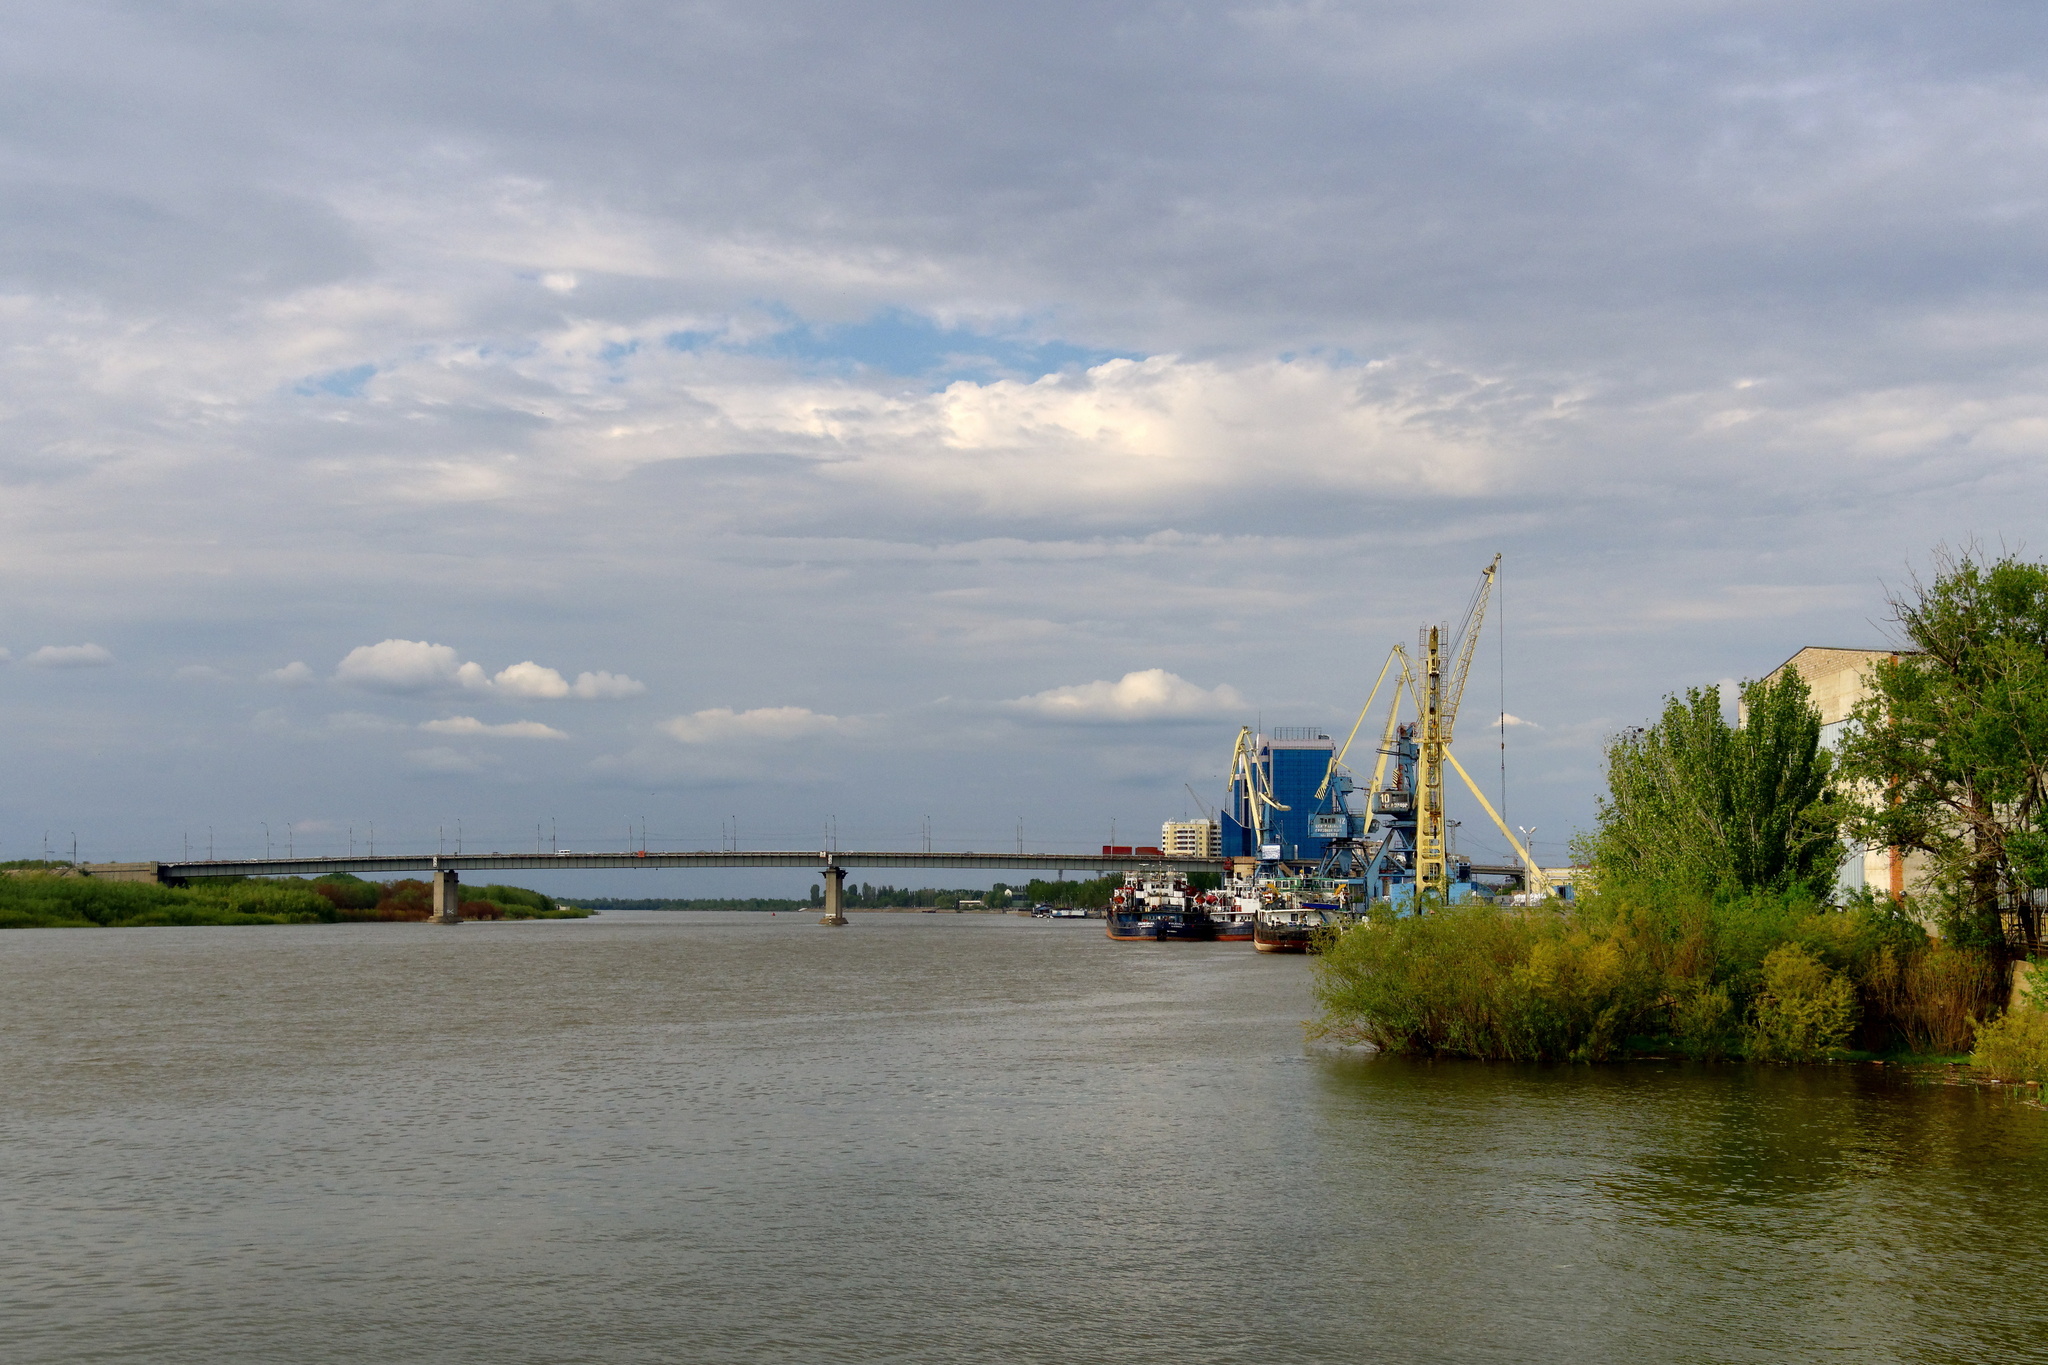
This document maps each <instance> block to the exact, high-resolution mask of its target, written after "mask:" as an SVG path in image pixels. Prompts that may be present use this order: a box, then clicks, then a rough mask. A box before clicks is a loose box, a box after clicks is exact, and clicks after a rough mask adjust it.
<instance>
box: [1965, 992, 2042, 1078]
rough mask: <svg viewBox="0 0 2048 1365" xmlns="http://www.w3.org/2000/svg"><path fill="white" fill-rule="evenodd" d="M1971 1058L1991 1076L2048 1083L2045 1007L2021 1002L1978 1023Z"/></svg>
mask: <svg viewBox="0 0 2048 1365" xmlns="http://www.w3.org/2000/svg"><path fill="white" fill-rule="evenodd" d="M1970 1061H1971V1062H1972V1063H1974V1064H1975V1065H1977V1066H1979V1067H1982V1068H1983V1069H1984V1071H1985V1072H1986V1074H1988V1075H1989V1076H1990V1077H1991V1078H1992V1079H1993V1080H2000V1081H2038V1082H2044V1083H2048V1010H2044V1009H2038V1008H2032V1007H2026V1006H2022V1007H2019V1008H2015V1009H2009V1010H2007V1011H2006V1012H2005V1013H2004V1014H2002V1015H2000V1016H1999V1017H1998V1018H1996V1019H1994V1020H1992V1021H1991V1022H1990V1023H1988V1024H1979V1025H1978V1026H1977V1050H1976V1051H1975V1052H1974V1053H1972V1054H1971V1056H1970Z"/></svg>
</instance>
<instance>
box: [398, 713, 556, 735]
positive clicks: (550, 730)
mask: <svg viewBox="0 0 2048 1365" xmlns="http://www.w3.org/2000/svg"><path fill="white" fill-rule="evenodd" d="M420 729H422V730H427V731H430V732H432V733H434V734H437V735H491V736H496V737H498V738H500V739H567V738H568V737H569V736H568V735H567V734H565V733H563V732H562V731H560V730H557V729H556V728H555V727H554V726H552V725H543V724H541V723H540V722H539V721H537V720H508V721H506V722H504V723H503V724H501V725H488V724H486V723H484V722H483V721H480V720H478V719H477V718H476V717H475V716H448V717H445V718H444V719H441V720H430V721H426V722H424V723H423V724H422V725H421V726H420Z"/></svg>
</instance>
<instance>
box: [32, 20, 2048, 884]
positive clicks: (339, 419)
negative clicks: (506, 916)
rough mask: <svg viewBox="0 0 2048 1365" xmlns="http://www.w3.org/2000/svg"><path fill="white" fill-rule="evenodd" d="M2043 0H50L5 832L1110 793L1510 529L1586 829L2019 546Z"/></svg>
mask: <svg viewBox="0 0 2048 1365" xmlns="http://www.w3.org/2000/svg"><path fill="white" fill-rule="evenodd" d="M2044 29H2048V14H2044V13H2043V12H2042V11H2041V10H2040V8H2039V7H2037V6H2023V5H2018V4H2004V5H2001V4H1987V5H1980V6H1973V7H1969V8H1967V9H1964V10H1956V9H1954V8H1952V7H1936V6H1931V5H1925V4H1911V5H1909V4H1892V3H1883V0H1856V2H1855V3H1809V4H1805V5H1799V6H1786V5H1782V4H1760V3H1738V2H1736V0H1692V2H1687V0H1674V2H1673V3H1667V4H1662V5H1643V4H1621V3H1613V2H1612V0H1555V2H1547V0H1515V2H1514V3H1506V0H1463V2H1462V3H1461V2H1460V0H1448V2H1447V3H1439V4H1433V5H1416V4H1411V3H1391V2H1383V3H1348V4H1347V3H1335V2H1331V3H1300V4H1284V3H1274V4H1243V5H1231V4H1208V3H1201V2H1200V0H1195V2H1193V3H1188V2H1183V3H1174V4H1144V3H1126V4H1116V5H1103V4H1084V3H1065V4H1062V3H1041V4H1036V5H1031V6H1016V5H1003V6H998V5H959V4H936V3H934V4H908V3H887V2H882V3H875V4H869V5H860V6H851V5H844V4H825V3H817V4H804V3H776V2H775V0H747V3H724V0H702V2H700V3H690V4H682V3H670V4H659V5H654V4H634V3H626V2H624V0H620V2H618V3H570V2H569V0H559V2H558V3H551V4H538V3H507V2H505V0H499V2H498V3H492V4H488V5H486V4H481V3H452V2H441V0H407V3H405V4H384V3H359V4H354V5H349V6H340V5H294V4H291V3H287V2H283V0H264V2H263V3H260V4H258V3H253V2H251V3H240V2H239V0H212V2H211V3H183V4H180V3H170V2H167V0H154V2H153V3H150V4H140V3H136V4H125V5H124V4H111V3H93V2H92V0H80V3H75V4H68V5H56V4H43V5H38V6H18V7H15V8H14V10H13V11H12V12H11V17H10V24H9V30H8V33H7V35H6V37H5V38H4V39H0V63H4V67H0V71H4V79H0V119H4V127H5V134H4V137H5V144H4V159H0V177H4V191H0V575H4V586H5V595H4V608H0V647H4V648H5V650H6V651H7V656H6V657H7V662H5V663H4V664H0V713H4V716H5V724H4V730H0V766H4V769H5V771H6V773H7V780H6V781H5V782H4V783H0V858H6V857H20V856H34V855H35V854H37V853H39V852H40V849H41V841H42V839H43V837H44V834H45V832H46V831H47V832H48V835H49V839H50V841H51V843H52V845H53V846H60V845H61V846H62V847H63V848H64V849H65V851H67V852H68V850H69V844H70V839H71V837H72V835H73V833H74V832H75V833H76V836H77V839H78V842H79V851H80V854H81V856H85V857H92V858H111V857H150V856H175V855H177V854H178V853H179V852H180V851H181V849H183V848H184V847H186V844H185V842H184V841H186V840H187V839H190V840H191V841H192V846H193V847H194V850H195V852H197V851H200V845H201V844H202V842H203V841H204V839H205V838H206V837H207V831H208V830H211V832H212V835H211V837H212V839H213V841H214V847H215V848H216V850H217V851H218V852H219V853H220V855H221V856H228V855H230V854H233V855H244V854H249V853H260V852H261V851H262V849H263V845H264V838H265V831H264V828H263V826H264V824H265V823H266V822H267V824H268V827H269V837H270V839H271V842H272V844H273V846H277V847H280V848H281V847H282V845H283V844H284V843H285V841H286V840H287V839H290V840H292V841H294V844H295V847H296V849H297V850H298V851H301V852H304V851H326V850H330V849H340V848H341V847H343V846H345V844H346V843H347V841H348V840H349V839H350V838H351V837H353V838H354V839H355V841H356V846H357V847H358V848H361V847H363V846H364V844H365V841H366V837H367V830H368V828H369V827H370V826H371V825H374V826H375V827H376V830H377V839H378V841H379V846H380V849H381V850H383V851H394V850H397V849H416V848H420V847H426V846H432V844H433V843H434V841H435V840H436V839H437V838H440V837H442V836H441V831H442V830H443V829H444V828H445V830H446V831H447V836H446V837H447V838H448V839H449V840H450V842H451V844H452V841H453V839H454V835H455V830H456V829H457V827H458V824H459V825H460V827H461V829H462V831H463V838H464V840H465V847H466V848H467V849H468V850H470V851H480V850H486V849H491V848H502V849H511V848H518V847H531V846H532V845H533V842H534V840H535V838H536V826H539V827H541V833H540V836H539V837H541V838H543V839H549V838H552V839H553V840H554V841H555V842H557V843H558V844H559V845H560V846H562V847H571V848H600V849H601V848H614V847H621V846H623V845H624V843H625V842H626V837H627V836H626V827H627V825H628V824H629V823H631V824H633V825H634V826H635V827H636V830H637V826H638V824H639V822H640V821H642V820H643V819H644V820H645V821H646V824H647V828H648V831H649V840H650V842H651V843H653V844H655V845H657V846H666V847H683V848H695V847H717V846H719V841H720V840H721V838H726V837H735V836H734V835H733V834H732V833H731V831H732V830H734V829H735V828H736V831H737V834H736V837H737V839H738V841H739V842H740V844H741V845H742V846H744V847H754V848H759V847H816V846H817V845H818V843H819V841H820V840H821V838H822V837H823V831H824V830H825V828H826V825H827V822H828V821H830V820H836V822H837V830H838V840H839V843H840V844H841V845H842V846H846V847H853V846H869V847H877V846H879V847H912V846H916V845H917V843H918V842H919V841H920V840H921V839H922V837H923V831H924V829H925V826H926V822H927V821H929V823H930V828H931V830H932V837H933V841H934V844H935V846H940V847H954V848H981V849H987V848H1007V847H1014V846H1015V844H1016V841H1017V840H1018V838H1019V829H1020V822H1021V831H1022V834H1021V837H1022V839H1023V840H1024V845H1025V847H1027V848H1031V849H1034V850H1040V849H1056V848H1085V847H1087V846H1089V845H1092V844H1100V843H1102V842H1104V841H1105V840H1106V839H1107V838H1108V837H1109V831H1110V822H1111V821H1112V820H1114V821H1116V822H1117V824H1116V828H1117V830H1118V837H1119V838H1120V839H1123V840H1126V841H1128V840H1130V839H1133V838H1141V837H1143V835H1144V834H1145V833H1146V832H1149V831H1151V830H1154V829H1156V826H1157V822H1158V821H1159V820H1160V819H1161V818H1165V817H1172V818H1178V817H1180V816H1181V815H1182V814H1183V812H1184V811H1187V810H1190V809H1192V808H1193V807H1194V801H1193V800H1192V799H1191V798H1190V797H1189V796H1188V794H1187V792H1186V791H1185V790H1184V789H1183V784H1184V783H1191V784H1192V785H1193V786H1194V788H1195V790H1196V792H1197V793H1199V795H1200V798H1201V799H1202V800H1204V801H1209V802H1213V801H1214V800H1215V799H1216V797H1217V795H1218V793H1219V791H1220V786H1221V779H1222V774H1223V773H1224V772H1225V770H1226V768H1227V761H1228V754H1229V750H1230V745H1231V742H1232V739H1233V737H1234V735H1235V733H1236V727H1237V726H1238V725H1239V724H1240V723H1254V724H1256V723H1259V722H1260V721H1261V720H1263V721H1264V723H1265V724H1267V725H1274V724H1283V725H1286V724H1321V725H1344V726H1348V724H1349V722H1350V720H1351V718H1352V717H1353V715H1354V714H1355V713H1356V710H1357V708H1358V707H1359V706H1360V704H1361V703H1362V702H1363V701H1364V699H1365V693H1366V690H1367V688H1368V687H1369V686H1370V685H1371V682H1372V678H1373V675H1374V673H1375V672H1376V671H1377V669H1378V665H1379V661H1380V659H1381V658H1382V657H1383V655H1384V653H1385V651H1386V649H1387V647H1388V646H1389V645H1390V644H1392V643H1393V642H1394V641H1396V640H1401V639H1408V640H1412V639H1413V638H1414V635H1415V631H1416V629H1417V627H1418V626H1420V625H1422V624H1423V623H1424V622H1427V621H1432V620H1443V619H1446V618H1451V619H1453V620H1454V619H1455V618H1456V616H1457V615H1458V613H1459V612H1460V611H1461V610H1462V608H1463V606H1464V604H1465V602H1466V599H1467V598H1468V596H1469V595H1470V593H1471V591H1472V588H1473V585H1474V583H1475V582H1476V580H1477V577H1478V572H1479V570H1480V568H1481V567H1482V566H1483V565H1484V564H1485V563H1486V562H1487V561H1488V560H1489V559H1490V558H1491V557H1492V556H1493V555H1494V554H1495V553H1496V552H1498V553H1501V554H1503V555H1504V556H1505V558H1504V560H1503V578H1502V590H1503V597H1504V603H1503V605H1504V612H1503V613H1502V615H1501V616H1500V618H1499V619H1501V620H1502V621H1504V624H1505V628H1506V630H1505V636H1504V639H1505V658H1504V659H1503V658H1502V657H1501V656H1500V654H1499V653H1498V652H1497V646H1498V644H1499V640H1500V638H1502V637H1490V638H1489V639H1488V642H1487V644H1486V646H1485V648H1484V649H1483V650H1482V653H1481V656H1480V663H1479V665H1478V666H1477V668H1476V669H1475V681H1474V683H1473V685H1472V690H1471V691H1470V692H1469V693H1468V696H1467V701H1466V707H1465V715H1464V717H1463V724H1462V725H1461V727H1460V730H1461V736H1462V738H1461V742H1460V748H1461V749H1462V750H1463V751H1464V752H1465V753H1466V755H1467V760H1468V766H1470V767H1473V768H1475V769H1485V770H1488V771H1489V772H1492V773H1493V778H1492V781H1493V782H1494V783H1495V784H1497V783H1498V772H1497V768H1498V765H1499V760H1498V758H1497V756H1496V753H1495V752H1494V749H1495V746H1496V745H1497V744H1498V742H1499V741H1498V734H1499V731H1498V730H1497V729H1494V728H1492V727H1493V722H1494V721H1495V719H1496V717H1497V716H1498V715H1499V713H1500V710H1501V699H1502V693H1503V691H1504V692H1505V699H1506V700H1505V708H1506V710H1507V711H1508V712H1511V713H1512V714H1513V715H1514V716H1516V717H1519V718H1521V719H1522V720H1523V721H1524V722H1526V723H1523V724H1517V725H1514V726H1511V727H1509V728H1508V729H1507V738H1508V749H1507V770H1508V793H1509V802H1510V815H1511V817H1512V818H1513V819H1514V820H1515V821H1516V823H1521V824H1532V825H1535V826H1537V827H1538V829H1539V831H1540V833H1539V834H1538V839H1539V841H1541V842H1542V843H1543V844H1544V845H1545V847H1544V849H1543V850H1542V851H1543V852H1544V854H1545V856H1546V857H1551V856H1556V857H1559V858H1561V857H1562V841H1563V839H1564V838H1565V837H1566V836H1567V835H1568V834H1569V832H1570V831H1571V830H1572V829H1573V828H1574V827H1577V826H1581V825H1583V824H1584V823H1585V822H1586V821H1587V820H1588V819H1589V817H1590V814H1591V810H1592V803H1593V799H1594V796H1595V794H1596V791H1597V786H1598V776H1599V749H1600V742H1601V739H1602V737H1603V736H1604V735H1606V734H1608V733H1610V732H1612V731H1613V730H1615V729H1616V728H1618V727H1620V726H1623V725H1626V724H1630V723H1635V722H1638V721H1640V720H1642V719H1644V718H1646V717H1647V716H1649V715H1650V714H1651V713H1653V712H1654V711H1655V710H1656V709H1657V707H1658V704H1659V699H1660V698H1661V697H1662V695H1663V694H1664V693H1666V692H1668V691H1670V690H1672V689H1676V688H1681V687H1684V686H1686V685H1689V684H1696V683H1702V682H1711V681H1714V680H1717V679H1723V678H1737V677H1746V676H1754V675H1756V674H1759V673H1762V672H1765V671H1767V670H1769V669H1770V668H1772V667H1774V666H1775V665H1776V664H1778V663H1779V662H1780V661H1781V660H1783V659H1784V658H1785V657H1786V656H1787V655H1788V654H1790V653H1791V652H1792V651H1793V650H1795V649H1797V648H1798V647H1799V646H1801V645H1804V644H1811V643H1818V644H1838V645H1857V644H1865V643H1880V642H1882V640H1883V639H1884V634H1883V615H1884V608H1883V594H1884V589H1885V586H1886V585H1887V584H1897V583H1898V582H1900V581H1901V580H1902V579H1903V578H1904V577H1905V575H1906V573H1907V572H1908V570H1909V567H1911V566H1912V565H1915V564H1922V563H1924V562H1925V558H1926V555H1927V552H1928V551H1929V550H1930V549H1932V548H1933V547H1934V546H1935V545H1936V544H1937V543H1940V542H1944V541H1945V542H1949V543H1957V542H1964V541H1967V540H1969V539H1970V538H1972V537H1974V538H1977V539H1979V540H1981V541H1983V542H1985V543H1988V544H1991V545H1993V546H1996V545H1998V544H2000V543H2003V544H2005V545H2009V546H2015V547H2023V548H2030V549H2038V548H2039V546H2040V543H2041V540H2042V537H2041V535H2040V534H2039V525H2040V523H2041V521H2042V519H2043V508H2044V507H2048V477H2044V466H2043V459H2042V452H2043V448H2044V443H2048V396H2044V386H2043V378H2044V354H2043V341H2044V339H2048V309H2044V306H2043V298H2042V290H2043V282H2044V279H2048V275H2044V269H2043V267H2044V264H2048V239H2044V226H2048V205H2044V196H2048V189H2044V187H2048V75H2044V74H2043V73H2044V72H2048V63H2044V61H2043V57H2044V49H2048V42H2044V39H2048V31H2044ZM1489 632H1491V625H1490V626H1489ZM1503 665H1504V668H1503ZM1503 672H1504V674H1505V686H1504V688H1503V678H1502V674H1503ZM1476 828H1477V821H1476V819H1475V820H1474V821H1472V822H1469V823H1468V824H1467V826H1466V829H1467V832H1468V835H1470V836H1471V837H1472V838H1473V840H1474V841H1475V842H1474V843H1473V847H1474V848H1475V850H1477V851H1485V849H1486V847H1487V844H1486V840H1485V837H1484V834H1483V832H1478V833H1474V831H1476ZM351 832H352V833H351ZM636 838H637V834H636ZM1495 843H1496V844H1497V841H1495ZM637 884H638V883H636V885H637ZM649 884H650V885H651V880H650V882H649ZM605 885H606V886H607V887H611V886H614V885H618V888H619V890H620V892H621V893H622V894H629V892H627V891H626V890H625V888H624V887H623V884H617V883H614V882H608V883H606V884H605ZM664 889H666V888H664ZM593 890H595V888H593ZM761 890H762V893H763V894H773V893H775V889H774V888H769V887H767V886H766V884H765V882H763V883H762V886H761Z"/></svg>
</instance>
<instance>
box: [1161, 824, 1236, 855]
mask: <svg viewBox="0 0 2048 1365" xmlns="http://www.w3.org/2000/svg"><path fill="white" fill-rule="evenodd" d="M1159 851H1160V852H1162V853H1164V854H1165V855H1166V856H1167V857H1169V858H1220V857H1222V856H1223V830H1222V828H1221V827H1220V826H1218V825H1217V823H1216V822H1215V821H1214V820H1168V821H1167V822H1166V823H1165V824H1163V825H1161V826H1160V827H1159Z"/></svg>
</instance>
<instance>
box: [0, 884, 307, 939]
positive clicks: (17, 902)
mask: <svg viewBox="0 0 2048 1365" xmlns="http://www.w3.org/2000/svg"><path fill="white" fill-rule="evenodd" d="M332 918H333V911H332V910H331V908H330V907H329V906H328V904H327V902H326V901H324V900H322V899H321V898H320V897H318V896H316V895H314V894H313V893H312V892H311V891H310V890H308V889H306V887H305V884H304V883H302V882H297V881H274V882H266V881H243V880H241V879H239V878H237V879H235V880H234V881H231V882H227V883H225V884H222V885H206V884H204V883H202V884H201V885H199V886H196V887H174V886H158V885H156V884H155V883H153V882H115V881H107V880H104V879H102V878H99V877H85V876H57V875H39V874H35V873H31V874H29V875H27V876H12V877H0V928H11V929H29V928H76V927H81V926H86V925H101V926H108V927H140V926H145V925H169V924H307V923H312V922H315V921H318V920H325V919H332Z"/></svg>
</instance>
